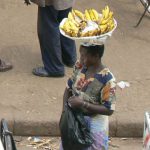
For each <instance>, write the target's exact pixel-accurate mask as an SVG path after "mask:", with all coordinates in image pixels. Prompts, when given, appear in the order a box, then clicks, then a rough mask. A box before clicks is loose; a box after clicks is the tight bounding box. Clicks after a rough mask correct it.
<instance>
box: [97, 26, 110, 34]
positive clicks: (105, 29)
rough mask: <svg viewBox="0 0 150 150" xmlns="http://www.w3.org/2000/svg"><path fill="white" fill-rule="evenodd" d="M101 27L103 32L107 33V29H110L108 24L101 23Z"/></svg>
mask: <svg viewBox="0 0 150 150" xmlns="http://www.w3.org/2000/svg"><path fill="white" fill-rule="evenodd" d="M99 27H100V29H101V34H103V33H105V32H106V31H107V29H108V26H107V25H100V26H99Z"/></svg>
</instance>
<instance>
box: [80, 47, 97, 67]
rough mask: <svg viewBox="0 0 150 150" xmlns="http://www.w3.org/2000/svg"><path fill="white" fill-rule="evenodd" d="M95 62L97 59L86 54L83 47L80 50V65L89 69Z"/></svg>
mask: <svg viewBox="0 0 150 150" xmlns="http://www.w3.org/2000/svg"><path fill="white" fill-rule="evenodd" d="M96 62H97V57H96V56H92V55H91V54H89V53H87V51H86V49H85V48H84V47H81V48H80V63H81V64H83V65H85V66H86V67H90V66H92V65H94V64H95V63H96Z"/></svg>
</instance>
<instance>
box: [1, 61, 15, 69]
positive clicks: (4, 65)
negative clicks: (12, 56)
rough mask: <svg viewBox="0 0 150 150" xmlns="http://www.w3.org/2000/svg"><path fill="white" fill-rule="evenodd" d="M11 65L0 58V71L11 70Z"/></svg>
mask: <svg viewBox="0 0 150 150" xmlns="http://www.w3.org/2000/svg"><path fill="white" fill-rule="evenodd" d="M12 68H13V66H12V65H11V64H10V63H6V62H4V61H2V60H0V72H5V71H8V70H11V69H12Z"/></svg>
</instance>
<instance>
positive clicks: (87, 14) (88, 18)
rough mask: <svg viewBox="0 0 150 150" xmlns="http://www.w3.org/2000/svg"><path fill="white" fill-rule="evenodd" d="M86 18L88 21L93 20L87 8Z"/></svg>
mask: <svg viewBox="0 0 150 150" xmlns="http://www.w3.org/2000/svg"><path fill="white" fill-rule="evenodd" d="M85 18H86V20H87V21H91V17H90V14H89V12H88V10H87V9H86V10H85Z"/></svg>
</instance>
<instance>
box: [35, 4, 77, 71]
mask: <svg viewBox="0 0 150 150" xmlns="http://www.w3.org/2000/svg"><path fill="white" fill-rule="evenodd" d="M70 10H71V8H70V9H67V10H62V11H58V10H55V9H54V7H53V6H46V7H39V8H38V37H39V43H40V47H41V54H42V60H43V64H44V67H45V69H46V70H47V71H48V72H49V73H51V74H57V73H64V64H63V63H65V64H74V63H75V62H76V47H75V42H74V41H73V40H70V39H68V38H66V37H64V36H62V35H61V34H60V31H59V24H60V22H61V21H62V19H63V18H65V17H67V15H68V13H69V11H70Z"/></svg>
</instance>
